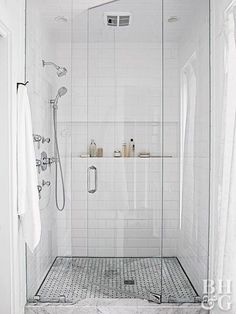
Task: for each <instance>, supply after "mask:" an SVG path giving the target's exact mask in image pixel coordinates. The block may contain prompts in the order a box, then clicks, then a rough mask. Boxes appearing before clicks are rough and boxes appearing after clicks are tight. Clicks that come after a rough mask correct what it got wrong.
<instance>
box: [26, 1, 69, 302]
mask: <svg viewBox="0 0 236 314" xmlns="http://www.w3.org/2000/svg"><path fill="white" fill-rule="evenodd" d="M71 9H72V6H71V1H68V0H65V1H60V6H56V5H55V2H54V1H51V0H47V1H43V3H41V2H40V1H36V0H30V1H26V80H27V81H29V83H28V84H27V89H28V95H29V101H30V105H31V113H32V124H33V133H34V141H35V143H34V144H35V154H36V159H37V160H38V161H37V164H38V166H37V171H38V188H39V197H40V200H39V203H40V215H41V230H42V231H41V240H40V243H39V245H38V246H37V248H36V249H35V250H34V252H33V253H32V252H31V251H30V250H29V249H28V248H27V253H26V254H27V299H28V301H29V302H31V301H35V300H37V301H39V302H69V301H70V300H71V297H70V295H69V294H68V293H67V292H68V289H64V286H63V284H62V283H63V280H64V281H65V279H67V286H68V287H69V286H70V284H71V283H72V276H70V278H69V274H72V267H71V266H70V265H69V266H68V267H67V268H66V271H67V277H65V276H62V273H63V265H64V264H63V257H65V256H70V255H71V120H72V119H71ZM62 15H63V16H62ZM43 60H44V62H43ZM53 106H55V107H53ZM56 138H57V141H58V150H57V147H56V141H55V140H56ZM32 140H33V137H32ZM50 161H51V162H52V163H50ZM60 164H61V170H62V175H63V179H62V176H61V171H60ZM56 168H57V173H56ZM56 177H57V179H56ZM56 182H57V183H56ZM63 184H64V190H65V198H64V197H63V195H64V193H63ZM64 201H65V204H64ZM56 203H57V205H58V208H59V209H58V208H57V206H56ZM61 257H62V258H61ZM56 269H57V270H58V269H60V272H58V273H57V272H56V271H55V270H56ZM64 275H65V272H64ZM60 276H61V277H60ZM59 283H60V284H59Z"/></svg>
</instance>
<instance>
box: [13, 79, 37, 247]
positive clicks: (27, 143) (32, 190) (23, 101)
mask: <svg viewBox="0 0 236 314" xmlns="http://www.w3.org/2000/svg"><path fill="white" fill-rule="evenodd" d="M17 111H18V121H17V181H18V215H19V216H20V221H21V226H22V229H23V234H24V239H25V242H26V243H27V245H28V247H29V249H30V250H31V251H32V252H33V251H34V249H35V248H36V246H37V245H38V243H39V241H40V236H41V221H40V210H39V197H38V189H37V185H38V179H37V170H36V158H35V151H34V144H33V137H32V133H33V132H32V121H31V111H30V104H29V98H28V94H27V88H26V87H25V86H24V85H19V87H18V108H17Z"/></svg>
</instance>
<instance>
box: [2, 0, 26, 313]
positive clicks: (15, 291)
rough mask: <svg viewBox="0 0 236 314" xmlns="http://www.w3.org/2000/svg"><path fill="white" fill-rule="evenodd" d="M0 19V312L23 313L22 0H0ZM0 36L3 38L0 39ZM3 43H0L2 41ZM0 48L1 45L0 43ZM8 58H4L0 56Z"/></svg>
mask: <svg viewBox="0 0 236 314" xmlns="http://www.w3.org/2000/svg"><path fill="white" fill-rule="evenodd" d="M0 21H1V23H3V24H4V25H5V26H6V27H7V29H8V32H9V33H8V35H9V37H8V40H9V47H8V48H9V55H8V58H9V59H8V61H9V65H10V71H9V75H10V77H9V86H7V85H6V83H7V74H5V78H4V79H2V78H1V82H0V84H1V88H4V89H5V90H7V89H8V91H9V97H10V99H9V100H8V102H7V101H4V98H3V97H1V123H0V124H1V137H0V145H1V147H2V148H4V154H2V159H1V167H2V168H1V176H2V183H3V184H4V187H3V186H1V189H0V190H1V222H0V243H1V248H2V249H1V253H0V295H1V298H0V299H1V302H0V312H1V313H6V314H10V313H15V314H21V313H23V306H24V302H25V298H24V297H25V277H24V267H25V264H24V254H23V253H24V245H23V241H22V237H21V234H20V233H18V219H17V208H16V160H15V156H16V151H15V148H16V142H15V141H16V137H15V135H16V129H15V126H16V83H17V82H22V81H24V1H23V0H22V1H18V0H17V1H16V0H9V1H4V0H2V1H0ZM0 40H2V39H0ZM1 45H2V44H1ZM1 49H2V46H1ZM1 61H3V62H7V60H5V61H4V60H1Z"/></svg>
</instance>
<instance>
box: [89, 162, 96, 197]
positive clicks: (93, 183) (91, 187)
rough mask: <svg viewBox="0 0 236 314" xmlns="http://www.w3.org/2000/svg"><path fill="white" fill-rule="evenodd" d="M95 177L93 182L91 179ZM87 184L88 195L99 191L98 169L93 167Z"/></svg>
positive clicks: (90, 168) (90, 169)
mask: <svg viewBox="0 0 236 314" xmlns="http://www.w3.org/2000/svg"><path fill="white" fill-rule="evenodd" d="M92 177H93V180H92V179H91V178H92ZM87 184H88V193H91V194H93V193H95V192H96V191H97V168H96V167H95V166H91V167H89V168H88V171H87Z"/></svg>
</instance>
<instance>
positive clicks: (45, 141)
mask: <svg viewBox="0 0 236 314" xmlns="http://www.w3.org/2000/svg"><path fill="white" fill-rule="evenodd" d="M50 141H51V139H50V137H44V136H43V137H42V144H44V143H50Z"/></svg>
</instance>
